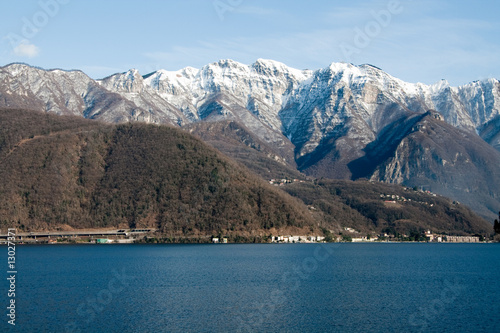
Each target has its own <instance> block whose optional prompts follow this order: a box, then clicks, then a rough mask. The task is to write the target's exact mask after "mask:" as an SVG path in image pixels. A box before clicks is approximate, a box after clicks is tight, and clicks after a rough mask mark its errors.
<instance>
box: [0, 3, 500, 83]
mask: <svg viewBox="0 0 500 333" xmlns="http://www.w3.org/2000/svg"><path fill="white" fill-rule="evenodd" d="M499 14H500V2H499V1H498V0H483V1H472V0H470V1H464V0H371V1H366V0H365V1H362V0H351V1H338V0H316V1H315V0H309V1H292V0H253V1H252V0H179V1H174V0H142V1H132V0H120V1H115V0H107V1H102V0H23V1H1V2H0V17H1V19H0V66H3V65H7V64H9V63H12V62H23V63H28V64H30V65H33V66H39V67H42V68H45V69H51V68H62V69H68V70H69V69H80V70H82V71H84V72H85V73H86V74H87V75H89V76H90V77H92V78H94V79H99V78H103V77H106V76H108V75H111V74H114V73H117V72H125V71H127V70H128V69H131V68H135V69H138V70H139V71H140V72H141V73H142V74H143V75H145V74H147V73H150V72H153V71H156V70H159V69H166V70H172V71H174V70H179V69H181V68H184V67H187V66H191V67H195V68H201V67H202V66H204V65H207V64H209V63H212V62H215V61H218V60H220V59H233V60H235V61H238V62H241V63H244V64H252V63H254V62H255V61H256V60H257V59H259V58H263V59H273V60H276V61H280V62H283V63H285V64H286V65H288V66H290V67H293V68H297V69H313V70H314V69H319V68H324V67H327V66H328V65H329V64H331V63H332V62H347V63H353V64H355V65H361V64H366V63H368V64H372V65H375V66H377V67H379V68H381V69H383V70H384V71H386V72H388V73H389V74H391V75H393V76H395V77H397V78H400V79H402V80H404V81H407V82H413V83H414V82H422V83H425V84H433V83H435V82H437V81H439V80H441V79H446V80H448V81H449V82H450V84H451V85H453V86H458V85H462V84H466V83H469V82H471V81H475V80H482V79H486V78H497V79H500V65H499V61H498V60H499V58H500V20H499V19H498V15H499Z"/></svg>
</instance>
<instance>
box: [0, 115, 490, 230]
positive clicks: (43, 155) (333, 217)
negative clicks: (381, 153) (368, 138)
mask: <svg viewBox="0 0 500 333" xmlns="http://www.w3.org/2000/svg"><path fill="white" fill-rule="evenodd" d="M263 154H268V152H267V153H266V152H264V153H263ZM262 159H264V157H262ZM247 162H248V161H247ZM269 165H271V164H269ZM282 188H284V189H286V190H287V191H288V193H287V192H285V191H283V190H282ZM401 191H403V190H402V187H401V186H399V185H397V186H391V185H386V184H381V183H375V184H374V183H370V182H352V181H335V182H329V181H326V180H325V181H320V182H317V181H314V180H309V181H306V182H305V183H296V184H291V185H287V186H284V187H281V188H280V187H275V186H272V185H270V184H268V182H267V181H265V180H264V179H263V178H261V177H259V176H257V175H255V174H254V173H252V172H251V171H249V169H247V168H246V167H244V166H242V165H241V164H238V163H237V162H235V161H234V160H232V159H230V158H229V157H227V156H226V155H223V154H222V153H220V152H219V151H218V150H216V149H215V148H213V147H211V146H209V145H207V144H206V143H204V142H202V141H201V140H200V139H197V138H196V137H194V136H192V135H191V134H189V133H187V132H186V131H183V130H182V129H178V128H173V127H170V126H166V125H161V126H158V125H146V124H141V123H128V124H119V125H116V124H114V125H111V124H104V123H100V122H98V121H93V120H85V119H81V118H77V117H72V116H55V115H50V114H47V113H41V112H34V111H25V110H14V109H3V110H0V223H1V225H0V226H1V227H2V229H5V228H7V227H14V226H15V227H17V228H19V229H20V230H24V231H34V230H55V229H60V228H68V227H71V228H90V227H93V228H99V227H114V228H128V227H130V228H141V227H154V228H157V229H158V230H159V232H160V233H162V234H163V235H169V236H176V237H204V236H209V235H214V234H215V235H216V234H225V235H228V236H230V237H240V236H241V237H247V238H246V239H251V237H256V236H264V235H269V234H274V235H277V234H296V235H306V234H321V233H322V232H324V231H325V230H329V231H331V232H334V233H338V232H341V231H342V230H343V228H344V227H352V228H355V229H357V230H360V231H362V232H366V233H374V232H380V231H382V230H388V231H392V230H394V231H397V232H399V233H404V232H409V231H411V230H413V231H418V232H421V231H423V230H424V229H431V230H433V231H445V232H449V233H454V234H457V233H458V234H460V233H483V234H484V233H487V232H488V228H489V226H488V224H487V223H486V222H485V221H484V220H482V219H481V218H479V217H477V216H476V215H475V214H474V213H472V212H471V211H470V210H468V209H467V208H466V207H463V206H460V205H453V204H452V202H451V201H450V200H448V199H445V198H434V197H433V198H424V199H425V200H424V199H422V198H420V197H419V196H421V195H420V194H419V195H417V194H405V193H403V192H401ZM381 194H386V195H399V196H400V197H403V195H406V196H407V197H408V198H410V197H411V198H413V200H414V202H413V203H411V204H410V203H400V202H398V203H397V204H396V205H390V204H389V205H388V204H387V203H385V201H386V200H387V199H386V198H385V197H384V198H382V197H381V196H380V195H381ZM424 201H425V203H424V204H423V203H421V202H424ZM431 205H432V206H431Z"/></svg>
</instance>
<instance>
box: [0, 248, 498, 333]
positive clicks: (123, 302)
mask: <svg viewBox="0 0 500 333" xmlns="http://www.w3.org/2000/svg"><path fill="white" fill-rule="evenodd" d="M5 252H6V253H5V266H4V267H7V251H6V249H5ZM16 265H17V267H16V268H17V275H16V297H15V300H16V303H15V304H16V321H15V323H16V325H15V326H12V325H10V324H8V323H7V321H8V320H9V318H8V317H7V316H6V314H7V311H8V310H6V307H7V306H8V305H9V303H8V302H9V299H7V291H8V289H9V285H8V281H6V279H3V281H4V282H3V284H2V288H3V291H2V295H3V296H2V298H1V299H2V300H3V304H4V307H3V308H4V309H5V310H4V315H3V316H2V317H3V323H2V324H1V325H2V326H1V327H2V330H1V331H3V332H497V331H498V329H499V327H500V244H419V243H416V244H411V243H399V244H391V243H389V244H387V243H383V244H350V243H342V244H241V245H239V244H210V245H135V244H131V245H45V246H30V245H19V246H17V253H16ZM7 270H8V269H7V268H5V270H4V274H5V275H6V276H7V277H8V275H7Z"/></svg>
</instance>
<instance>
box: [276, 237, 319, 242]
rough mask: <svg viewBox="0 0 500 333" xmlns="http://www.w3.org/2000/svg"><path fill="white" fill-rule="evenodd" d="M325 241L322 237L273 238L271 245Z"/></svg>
mask: <svg viewBox="0 0 500 333" xmlns="http://www.w3.org/2000/svg"><path fill="white" fill-rule="evenodd" d="M324 240H325V237H322V236H271V243H317V242H323V241H324Z"/></svg>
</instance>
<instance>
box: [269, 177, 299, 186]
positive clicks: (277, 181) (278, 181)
mask: <svg viewBox="0 0 500 333" xmlns="http://www.w3.org/2000/svg"><path fill="white" fill-rule="evenodd" d="M297 182H299V183H303V182H304V181H303V180H300V179H286V178H283V179H271V180H270V181H269V184H271V185H274V186H284V185H285V184H291V183H297Z"/></svg>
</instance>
